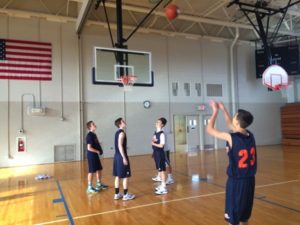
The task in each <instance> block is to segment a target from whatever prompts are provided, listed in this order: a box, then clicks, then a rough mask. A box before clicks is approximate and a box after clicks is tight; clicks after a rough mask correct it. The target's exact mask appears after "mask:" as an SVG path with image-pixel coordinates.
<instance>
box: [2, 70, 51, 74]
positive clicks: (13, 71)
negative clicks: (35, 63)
mask: <svg viewBox="0 0 300 225" xmlns="http://www.w3.org/2000/svg"><path fill="white" fill-rule="evenodd" d="M0 73H24V74H41V75H43V74H47V75H50V74H51V71H50V72H49V71H40V70H39V71H33V70H28V71H27V70H2V69H0Z"/></svg>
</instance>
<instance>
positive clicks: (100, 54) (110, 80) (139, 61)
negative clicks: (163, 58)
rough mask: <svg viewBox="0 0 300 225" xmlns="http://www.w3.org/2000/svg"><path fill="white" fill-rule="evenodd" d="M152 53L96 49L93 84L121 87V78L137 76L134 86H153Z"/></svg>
mask: <svg viewBox="0 0 300 225" xmlns="http://www.w3.org/2000/svg"><path fill="white" fill-rule="evenodd" d="M151 65H152V63H151V52H142V51H133V50H127V49H118V48H103V47H94V66H95V67H94V69H93V83H94V84H108V85H119V84H120V81H119V80H118V79H119V78H120V77H122V76H125V75H132V76H136V77H137V80H136V82H135V84H134V86H153V74H152V68H151Z"/></svg>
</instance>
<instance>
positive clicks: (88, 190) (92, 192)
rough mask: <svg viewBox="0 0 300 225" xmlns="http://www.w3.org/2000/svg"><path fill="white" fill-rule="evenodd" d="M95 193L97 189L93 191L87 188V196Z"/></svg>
mask: <svg viewBox="0 0 300 225" xmlns="http://www.w3.org/2000/svg"><path fill="white" fill-rule="evenodd" d="M97 192H98V191H97V189H95V188H93V187H88V188H87V189H86V193H88V194H94V193H97Z"/></svg>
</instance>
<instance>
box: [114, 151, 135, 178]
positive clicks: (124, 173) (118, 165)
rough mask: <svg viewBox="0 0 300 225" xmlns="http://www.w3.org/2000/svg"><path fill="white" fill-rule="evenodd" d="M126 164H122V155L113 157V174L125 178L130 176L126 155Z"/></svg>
mask: <svg viewBox="0 0 300 225" xmlns="http://www.w3.org/2000/svg"><path fill="white" fill-rule="evenodd" d="M127 161H128V165H124V163H123V158H122V156H115V157H114V164H113V176H114V177H119V178H126V177H130V176H131V169H130V163H129V158H128V157H127Z"/></svg>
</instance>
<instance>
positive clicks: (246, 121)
mask: <svg viewBox="0 0 300 225" xmlns="http://www.w3.org/2000/svg"><path fill="white" fill-rule="evenodd" d="M236 118H237V120H238V121H239V123H240V126H241V128H246V127H248V126H250V125H251V123H252V122H253V119H254V118H253V116H252V114H251V113H250V112H248V111H246V110H244V109H239V110H238V111H237V116H236Z"/></svg>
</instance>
